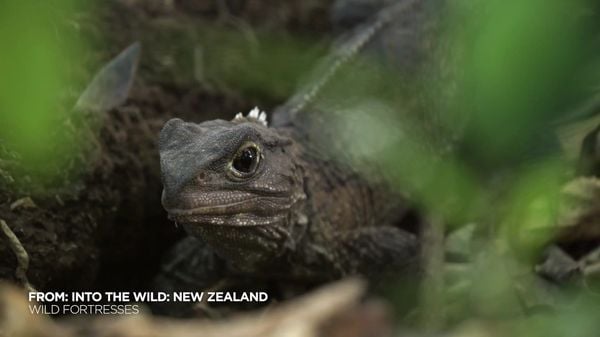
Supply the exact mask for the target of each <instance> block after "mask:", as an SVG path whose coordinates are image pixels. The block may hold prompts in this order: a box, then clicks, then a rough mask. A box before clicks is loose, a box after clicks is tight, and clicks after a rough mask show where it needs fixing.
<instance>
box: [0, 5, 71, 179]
mask: <svg viewBox="0 0 600 337" xmlns="http://www.w3.org/2000/svg"><path fill="white" fill-rule="evenodd" d="M76 3H77V2H76V1H71V0H59V1H33V0H24V1H2V2H0V45H1V46H2V47H1V50H0V145H3V146H5V147H7V148H9V149H11V150H12V151H15V152H16V153H18V154H19V156H20V158H21V160H23V162H24V163H25V166H28V167H31V168H38V169H36V170H35V171H36V173H35V174H33V175H31V174H30V175H29V178H31V179H32V180H34V181H37V182H38V183H39V182H40V181H42V180H46V179H52V177H53V176H55V175H56V174H57V171H60V170H61V168H63V167H64V165H65V163H64V162H61V160H64V158H65V157H64V156H58V155H57V153H61V152H64V151H67V147H66V145H67V144H65V141H66V139H65V133H66V132H65V130H64V124H63V122H64V120H65V117H66V116H67V113H68V112H69V110H70V108H66V107H65V106H63V104H64V102H63V101H61V99H62V97H64V95H65V93H66V92H67V89H68V84H69V83H67V81H66V79H67V72H68V71H69V69H70V68H69V66H70V64H71V63H72V62H74V60H77V59H78V57H77V55H78V51H79V50H80V45H79V44H78V42H77V41H76V39H74V37H73V34H72V29H67V28H72V27H69V26H68V25H69V24H70V22H71V21H70V18H71V17H72V15H73V12H74V9H75V4H76ZM12 173H15V172H12ZM22 178H23V177H22V176H21V177H15V180H19V179H22ZM20 182H22V181H17V183H20Z"/></svg>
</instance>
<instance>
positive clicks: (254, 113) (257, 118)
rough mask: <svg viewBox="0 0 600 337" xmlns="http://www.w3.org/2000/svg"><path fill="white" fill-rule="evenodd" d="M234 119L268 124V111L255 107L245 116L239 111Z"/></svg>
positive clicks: (235, 120)
mask: <svg viewBox="0 0 600 337" xmlns="http://www.w3.org/2000/svg"><path fill="white" fill-rule="evenodd" d="M233 121H234V122H240V121H251V122H255V123H259V124H262V125H264V126H267V113H266V112H264V111H260V110H259V109H258V107H254V109H252V110H250V112H249V113H248V115H246V116H244V115H243V114H242V113H241V112H238V114H237V115H235V117H234V118H233Z"/></svg>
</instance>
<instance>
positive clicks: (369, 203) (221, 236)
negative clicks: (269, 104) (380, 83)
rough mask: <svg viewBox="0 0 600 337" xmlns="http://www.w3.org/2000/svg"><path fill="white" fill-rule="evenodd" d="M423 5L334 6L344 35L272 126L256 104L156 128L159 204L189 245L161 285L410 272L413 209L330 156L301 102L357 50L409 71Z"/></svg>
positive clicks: (414, 244) (321, 127)
mask: <svg viewBox="0 0 600 337" xmlns="http://www.w3.org/2000/svg"><path fill="white" fill-rule="evenodd" d="M434 2H435V1H434ZM389 3H391V4H389ZM425 3H427V2H426V1H415V0H403V1H396V2H391V1H382V2H381V4H380V8H381V6H385V8H384V9H383V10H381V11H375V10H370V11H365V12H363V13H362V14H363V15H357V14H356V11H353V10H348V9H352V8H355V7H353V6H356V4H354V2H352V1H350V2H348V3H347V4H344V2H339V3H338V6H337V7H336V11H335V18H336V20H338V21H339V22H341V23H343V25H344V26H345V27H347V26H349V25H350V26H352V25H353V26H354V28H352V30H351V32H350V33H349V34H347V35H346V36H343V37H342V38H340V41H339V42H338V43H336V44H335V45H334V47H333V48H332V49H333V50H332V53H331V55H330V56H329V57H328V58H327V59H326V60H325V61H324V64H323V65H321V66H320V67H317V71H316V73H317V74H316V76H313V77H312V78H309V80H308V85H306V86H305V87H303V88H302V89H301V90H299V93H298V94H297V95H295V96H294V97H292V98H291V99H290V100H289V102H287V103H286V104H284V105H283V106H281V107H280V108H278V109H277V111H276V112H275V113H274V116H273V118H272V119H271V125H268V122H267V114H266V113H265V112H262V111H259V110H258V109H254V110H252V111H250V112H249V113H248V114H247V115H242V114H238V115H236V116H235V117H234V118H233V120H231V121H226V120H212V121H206V122H203V123H200V124H195V123H188V122H184V121H183V120H181V119H172V120H170V121H168V122H167V123H166V124H165V125H164V127H163V129H162V131H161V133H160V137H159V148H160V161H161V171H162V179H163V184H164V191H163V196H162V203H163V206H164V208H165V209H166V210H167V211H168V213H169V217H170V218H171V219H172V220H174V221H175V222H177V223H179V224H181V225H183V227H184V228H185V230H186V231H187V232H188V233H189V234H190V235H191V238H189V239H186V240H184V241H183V242H182V243H180V245H179V247H177V248H176V249H175V250H174V252H173V254H172V255H173V256H172V257H171V258H170V261H169V263H167V264H166V265H165V266H164V268H163V269H164V270H163V274H162V276H161V277H160V279H159V281H158V283H159V287H161V288H163V289H164V288H165V287H171V286H172V287H177V285H173V284H172V283H173V282H174V283H177V282H179V283H180V285H179V286H182V287H188V288H196V289H198V288H202V287H206V286H208V285H209V283H210V282H211V281H214V280H215V279H218V278H220V277H223V276H227V275H232V274H237V275H244V276H246V277H256V278H263V279H275V280H294V281H308V282H324V281H327V280H331V279H336V278H340V277H342V276H344V275H350V274H361V275H366V276H374V275H380V274H381V273H383V272H386V271H405V270H406V268H407V267H411V268H412V267H415V266H417V265H418V263H417V261H418V256H419V254H418V251H419V240H418V235H417V233H418V231H416V230H414V228H415V223H416V222H418V219H417V218H416V217H415V216H414V215H415V213H414V212H413V210H412V207H411V206H410V204H409V203H408V202H407V201H406V200H405V198H404V197H403V196H402V195H401V194H400V193H397V192H396V191H393V190H392V189H391V188H389V186H388V185H387V184H386V183H385V179H383V176H380V175H378V174H377V168H371V170H368V172H365V171H361V170H359V169H357V168H356V167H354V166H353V165H352V163H351V162H349V161H344V160H340V157H338V156H335V155H332V154H331V150H332V149H333V148H334V147H332V146H330V145H331V144H330V142H331V141H332V139H331V138H330V139H328V138H327V137H323V136H324V134H323V133H322V131H323V132H324V133H327V132H329V133H331V130H333V128H330V129H329V130H327V129H326V128H327V125H326V123H335V117H332V119H331V120H330V121H326V120H324V116H323V115H322V114H320V113H319V111H318V109H317V108H316V106H311V101H313V100H314V99H315V97H316V96H317V95H318V94H319V93H320V92H321V91H323V88H324V87H326V86H327V84H328V82H330V81H331V80H332V78H334V77H336V76H337V75H338V73H339V72H343V71H344V70H343V69H342V68H344V67H346V66H347V65H348V64H350V63H351V62H353V61H352V60H353V59H355V58H357V56H358V55H364V54H365V53H370V54H371V55H374V57H377V58H378V59H379V60H382V61H383V62H389V63H393V66H394V67H396V69H399V70H400V71H405V72H410V71H414V68H415V64H416V63H418V62H417V60H419V59H420V54H421V53H422V52H424V49H425V48H426V45H427V44H426V43H425V41H427V39H425V38H423V37H422V36H421V35H422V34H424V32H423V29H422V27H423V25H422V21H424V20H425V18H426V17H427V14H428V10H427V7H426V6H425V5H424V4H425ZM371 14H372V15H371ZM395 51H401V53H402V54H401V55H400V56H401V57H397V56H398V55H396V54H395ZM320 69H326V71H324V72H321V71H320ZM334 138H335V136H334ZM334 138H333V140H334ZM338 145H339V144H338ZM408 229H410V230H408ZM196 238H199V239H200V240H197V239H196ZM186 252H187V253H186ZM169 279H170V280H169ZM169 283H171V285H168V284H169Z"/></svg>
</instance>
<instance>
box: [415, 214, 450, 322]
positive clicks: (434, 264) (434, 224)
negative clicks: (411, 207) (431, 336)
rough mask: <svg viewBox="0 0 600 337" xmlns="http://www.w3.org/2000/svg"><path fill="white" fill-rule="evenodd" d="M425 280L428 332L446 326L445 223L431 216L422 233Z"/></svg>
mask: <svg viewBox="0 0 600 337" xmlns="http://www.w3.org/2000/svg"><path fill="white" fill-rule="evenodd" d="M422 233H423V234H422V238H423V242H422V251H421V254H422V255H421V256H422V260H423V265H424V273H425V275H424V279H423V284H422V288H421V324H422V326H423V328H424V329H426V330H428V331H437V330H439V329H440V328H441V327H442V326H443V325H444V320H445V318H444V316H445V314H444V303H443V298H444V296H443V291H444V222H443V221H442V220H441V219H440V218H438V217H437V216H429V218H428V219H427V221H425V224H424V228H423V232H422Z"/></svg>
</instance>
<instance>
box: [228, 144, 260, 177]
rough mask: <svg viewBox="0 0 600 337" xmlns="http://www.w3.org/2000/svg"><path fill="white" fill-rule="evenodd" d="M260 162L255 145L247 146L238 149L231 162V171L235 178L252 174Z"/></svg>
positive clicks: (258, 152)
mask: <svg viewBox="0 0 600 337" xmlns="http://www.w3.org/2000/svg"><path fill="white" fill-rule="evenodd" d="M259 161H260V151H259V150H258V147H257V146H256V145H255V144H247V145H245V146H243V147H242V148H240V150H238V152H237V153H236V155H235V157H233V161H232V162H231V171H232V173H233V174H234V175H236V176H237V177H247V176H249V175H251V174H253V173H254V172H255V171H256V168H257V167H258V162H259Z"/></svg>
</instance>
